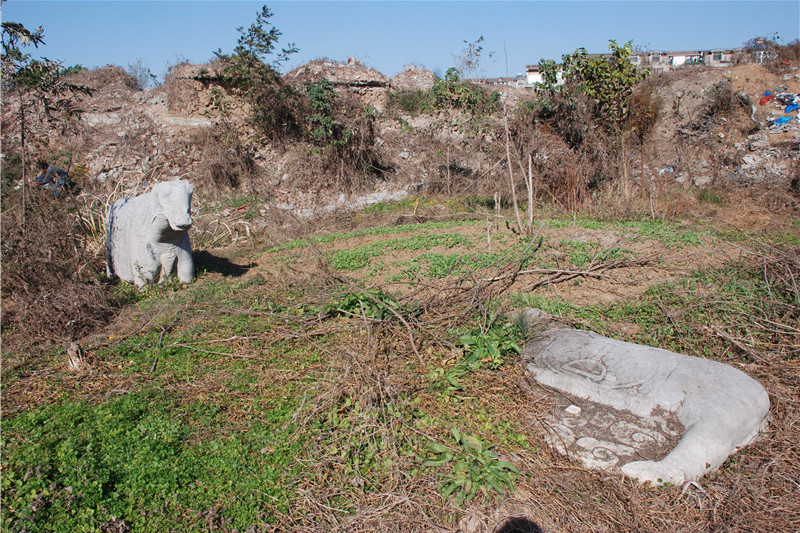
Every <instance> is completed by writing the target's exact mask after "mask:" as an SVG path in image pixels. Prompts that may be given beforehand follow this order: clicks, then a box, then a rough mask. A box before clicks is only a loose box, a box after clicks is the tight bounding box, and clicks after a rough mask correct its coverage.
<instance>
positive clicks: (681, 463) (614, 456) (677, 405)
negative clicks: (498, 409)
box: [523, 328, 769, 484]
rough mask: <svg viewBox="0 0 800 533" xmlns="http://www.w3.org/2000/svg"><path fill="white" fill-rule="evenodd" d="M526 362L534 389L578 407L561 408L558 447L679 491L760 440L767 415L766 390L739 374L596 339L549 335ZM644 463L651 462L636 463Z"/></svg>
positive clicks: (565, 332)
mask: <svg viewBox="0 0 800 533" xmlns="http://www.w3.org/2000/svg"><path fill="white" fill-rule="evenodd" d="M523 360H524V361H525V363H526V365H527V370H528V372H529V373H530V374H531V375H532V376H533V377H534V378H535V379H536V381H538V382H539V383H541V384H542V385H545V386H548V387H552V388H554V389H557V390H558V391H561V392H563V393H566V394H568V395H570V396H571V397H573V399H572V400H571V401H570V400H567V401H566V402H567V403H565V406H568V405H570V403H573V402H574V403H576V404H577V406H578V407H580V411H578V410H577V409H570V410H569V412H568V411H566V410H564V409H563V407H564V406H562V408H561V411H560V414H558V415H556V416H555V418H554V419H553V420H552V421H551V422H552V424H551V425H552V428H553V435H551V439H550V442H551V445H553V446H554V447H555V448H556V449H558V450H560V451H562V452H565V453H570V454H571V455H573V456H574V457H576V458H578V459H581V460H582V461H584V463H585V464H586V465H587V466H589V467H600V468H610V467H615V468H616V467H619V468H620V470H621V471H622V472H623V473H624V474H626V475H628V476H630V477H633V478H636V479H638V480H640V481H643V482H644V481H650V482H653V483H666V482H669V483H676V484H678V483H683V482H685V481H690V480H696V479H698V478H700V477H701V476H702V475H704V474H705V473H707V472H710V471H713V470H715V469H716V468H717V467H719V466H720V465H721V464H722V463H723V462H724V461H725V459H726V458H727V457H728V456H729V455H730V454H732V453H733V452H734V451H736V450H737V449H739V448H741V447H742V446H745V445H746V444H748V443H749V442H751V441H752V440H753V439H754V438H755V437H756V436H757V435H758V434H759V432H760V430H761V429H762V426H763V424H764V421H765V417H766V416H767V414H768V412H769V397H768V395H767V392H766V390H765V389H764V388H763V387H762V386H761V385H760V384H759V383H758V382H757V381H755V380H754V379H752V378H750V377H749V376H747V375H746V374H744V373H743V372H741V371H739V370H737V369H735V368H733V367H731V366H728V365H725V364H722V363H718V362H715V361H711V360H708V359H702V358H699V357H691V356H688V355H681V354H677V353H674V352H669V351H667V350H662V349H658V348H651V347H647V346H642V345H637V344H632V343H628V342H622V341H618V340H614V339H609V338H607V337H603V336H601V335H598V334H596V333H593V332H590V331H580V330H573V329H563V328H558V329H550V330H549V331H546V332H545V333H543V335H542V336H541V338H540V339H538V340H535V341H533V342H529V343H528V344H527V345H526V347H525V351H524V354H523ZM576 398H577V399H580V400H577V399H576ZM676 441H677V444H675V442H676ZM673 445H674V447H673ZM645 449H647V450H645ZM646 452H647V453H646ZM664 454H666V456H664ZM642 457H647V458H648V459H650V460H633V459H637V458H642Z"/></svg>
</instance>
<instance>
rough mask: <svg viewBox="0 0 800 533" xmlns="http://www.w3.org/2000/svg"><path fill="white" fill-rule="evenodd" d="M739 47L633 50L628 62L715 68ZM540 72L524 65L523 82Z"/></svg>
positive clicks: (760, 57) (757, 58)
mask: <svg viewBox="0 0 800 533" xmlns="http://www.w3.org/2000/svg"><path fill="white" fill-rule="evenodd" d="M742 54H743V51H742V50H741V49H714V50H677V51H661V50H650V51H647V52H634V53H633V54H631V57H630V62H631V63H632V64H633V65H635V66H637V67H639V68H649V69H650V71H651V72H665V71H668V70H672V69H674V68H681V67H688V66H692V65H706V66H709V67H715V68H724V67H730V66H731V65H734V64H735V63H737V62H738V61H739V60H740V58H741V57H742ZM586 55H587V57H602V58H606V59H610V58H611V57H612V56H611V54H608V53H606V54H586ZM768 59H769V55H768V52H766V51H764V52H761V53H760V54H759V53H758V52H754V53H753V54H752V58H751V60H752V61H753V62H755V63H763V62H766V61H767V60H768ZM542 82H543V78H542V73H541V72H540V71H539V65H527V66H526V67H525V83H526V85H528V86H532V85H534V84H536V83H542ZM558 83H562V79H561V74H560V73H559V76H558Z"/></svg>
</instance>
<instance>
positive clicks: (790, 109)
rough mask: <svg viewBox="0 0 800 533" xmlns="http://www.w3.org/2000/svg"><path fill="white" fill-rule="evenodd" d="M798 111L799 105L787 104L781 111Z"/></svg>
mask: <svg viewBox="0 0 800 533" xmlns="http://www.w3.org/2000/svg"><path fill="white" fill-rule="evenodd" d="M798 109H800V104H789V105H787V106H786V108H785V109H784V110H783V112H784V113H791V112H792V111H796V110H798Z"/></svg>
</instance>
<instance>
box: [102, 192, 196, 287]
mask: <svg viewBox="0 0 800 533" xmlns="http://www.w3.org/2000/svg"><path fill="white" fill-rule="evenodd" d="M192 192H193V189H192V186H191V185H190V184H189V182H187V181H183V180H181V181H167V182H163V183H156V184H155V185H153V188H152V190H151V191H150V192H148V193H145V194H141V195H139V196H134V197H132V198H122V199H120V200H117V201H116V202H114V203H113V204H112V205H111V208H110V209H109V211H108V219H107V222H106V272H107V273H108V275H109V277H112V276H115V275H116V276H118V277H119V278H120V279H123V280H125V281H128V282H133V283H135V284H136V285H137V286H138V287H142V286H144V285H145V284H147V283H155V282H158V283H161V282H163V281H164V280H165V279H167V277H169V276H171V275H173V274H177V277H178V279H179V280H181V281H182V282H184V283H188V282H190V281H192V280H193V279H194V260H193V259H192V248H191V246H190V244H189V228H191V227H192V215H191V213H190V211H191V207H192Z"/></svg>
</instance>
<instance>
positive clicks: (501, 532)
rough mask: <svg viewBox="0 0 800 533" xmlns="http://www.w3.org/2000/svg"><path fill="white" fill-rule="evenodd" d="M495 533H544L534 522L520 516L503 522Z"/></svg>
mask: <svg viewBox="0 0 800 533" xmlns="http://www.w3.org/2000/svg"><path fill="white" fill-rule="evenodd" d="M496 533H544V531H542V528H540V527H539V526H538V525H537V524H536V522H532V521H530V520H528V519H527V518H525V517H522V516H514V517H511V518H509V519H508V520H506V521H505V522H503V525H502V526H500V528H499V529H497V530H496Z"/></svg>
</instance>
